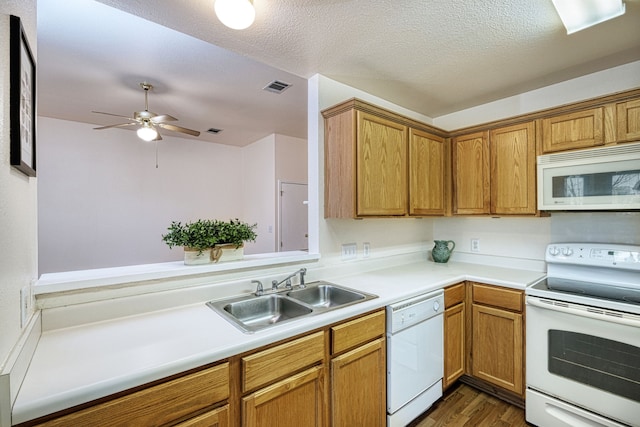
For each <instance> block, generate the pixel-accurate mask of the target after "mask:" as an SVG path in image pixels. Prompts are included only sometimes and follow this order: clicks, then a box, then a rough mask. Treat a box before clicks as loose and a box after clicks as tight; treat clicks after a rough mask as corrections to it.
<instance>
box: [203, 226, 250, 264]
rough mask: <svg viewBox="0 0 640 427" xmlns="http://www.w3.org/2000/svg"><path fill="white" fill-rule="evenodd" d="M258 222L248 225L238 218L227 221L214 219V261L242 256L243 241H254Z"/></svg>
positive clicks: (230, 259) (229, 259) (240, 257)
mask: <svg viewBox="0 0 640 427" xmlns="http://www.w3.org/2000/svg"><path fill="white" fill-rule="evenodd" d="M257 226H258V224H253V225H250V224H248V223H246V222H242V221H240V220H239V219H238V218H236V219H231V220H229V221H216V224H215V228H216V246H215V248H216V249H219V250H220V252H217V251H216V252H215V253H214V257H215V258H217V259H216V261H232V260H236V259H242V258H243V257H244V242H255V240H256V237H258V235H257V234H256V232H255V229H256V227H257Z"/></svg>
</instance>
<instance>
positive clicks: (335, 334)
mask: <svg viewBox="0 0 640 427" xmlns="http://www.w3.org/2000/svg"><path fill="white" fill-rule="evenodd" d="M384 331H385V313H384V310H380V311H377V312H375V313H371V314H369V315H367V316H363V317H360V318H358V319H355V320H351V321H349V322H345V323H342V324H340V325H337V326H333V327H332V328H331V354H336V353H340V352H342V351H345V350H348V349H350V348H353V347H356V346H358V345H360V344H362V343H365V342H367V341H371V340H373V339H375V338H377V337H380V336H382V335H384Z"/></svg>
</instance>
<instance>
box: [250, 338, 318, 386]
mask: <svg viewBox="0 0 640 427" xmlns="http://www.w3.org/2000/svg"><path fill="white" fill-rule="evenodd" d="M323 359H324V332H322V331H320V332H316V333H314V334H311V335H308V336H306V337H302V338H298V339H296V340H293V341H289V342H286V343H284V344H280V345H278V346H276V347H273V348H270V349H267V350H264V351H260V352H258V353H254V354H251V355H249V356H245V357H243V358H242V391H243V392H247V391H249V390H253V389H255V388H258V387H260V386H262V385H264V384H268V383H270V382H272V381H275V380H277V379H279V378H282V377H284V376H287V375H289V374H292V373H294V372H296V371H298V370H300V369H303V368H306V367H307V366H311V365H313V364H315V363H317V362H321V361H323Z"/></svg>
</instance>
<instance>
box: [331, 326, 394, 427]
mask: <svg viewBox="0 0 640 427" xmlns="http://www.w3.org/2000/svg"><path fill="white" fill-rule="evenodd" d="M385 407H386V362H385V340H384V338H380V339H377V340H375V341H372V342H370V343H368V344H365V345H363V346H361V347H358V348H356V349H355V350H352V351H350V352H347V353H344V354H342V355H340V356H338V357H336V358H334V359H333V360H332V361H331V426H332V427H351V426H367V427H376V426H379V427H384V426H386V410H385Z"/></svg>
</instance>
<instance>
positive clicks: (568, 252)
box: [562, 247, 573, 256]
mask: <svg viewBox="0 0 640 427" xmlns="http://www.w3.org/2000/svg"><path fill="white" fill-rule="evenodd" d="M562 255H564V256H571V255H573V249H571V248H569V247H566V248H562Z"/></svg>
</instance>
